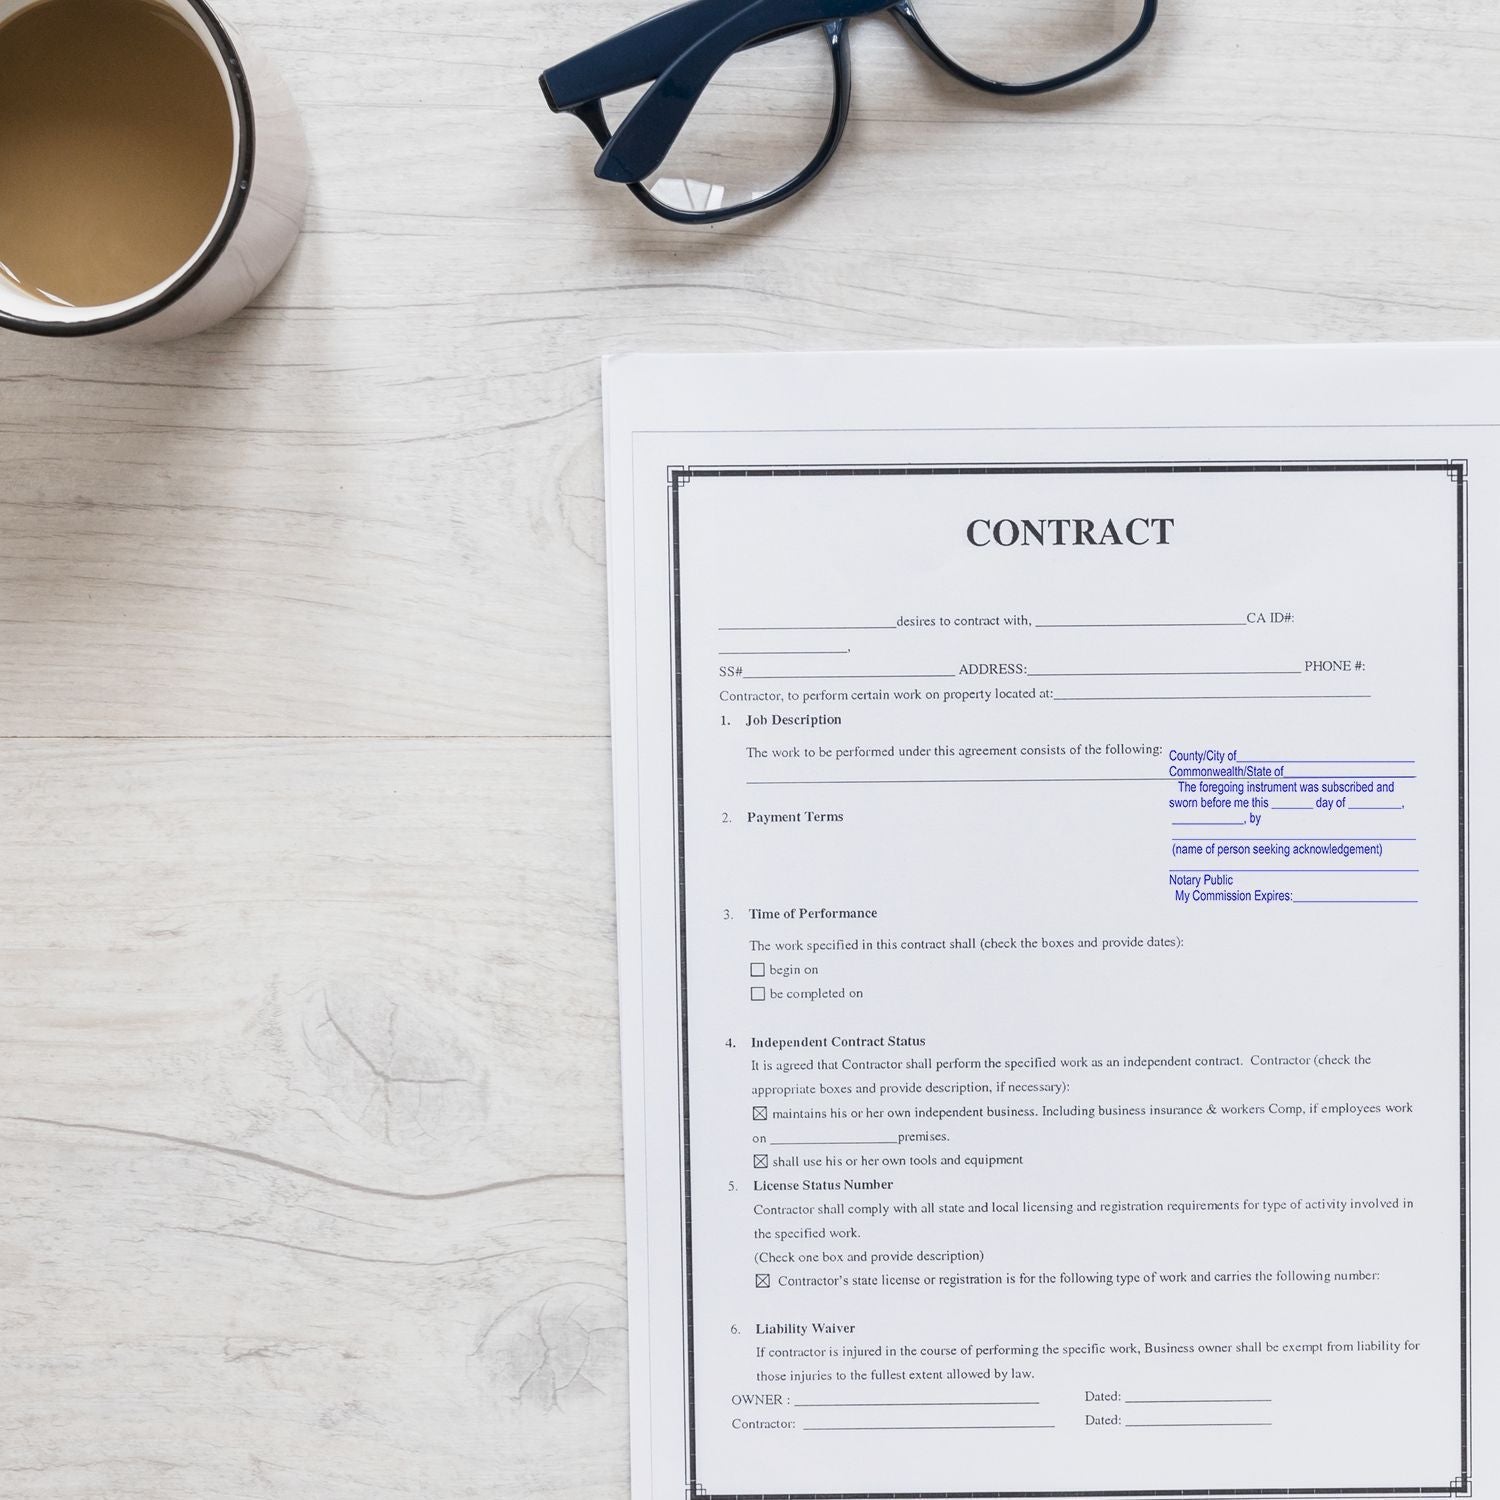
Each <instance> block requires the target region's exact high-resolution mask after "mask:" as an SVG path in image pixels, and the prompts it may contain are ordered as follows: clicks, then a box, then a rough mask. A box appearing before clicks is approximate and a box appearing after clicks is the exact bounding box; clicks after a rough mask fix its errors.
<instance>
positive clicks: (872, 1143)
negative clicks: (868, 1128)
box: [766, 1141, 901, 1150]
mask: <svg viewBox="0 0 1500 1500" xmlns="http://www.w3.org/2000/svg"><path fill="white" fill-rule="evenodd" d="M766 1144H767V1145H769V1146H774V1147H776V1149H777V1150H780V1149H781V1147H783V1146H899V1145H900V1144H901V1142H900V1141H768V1142H767V1143H766Z"/></svg>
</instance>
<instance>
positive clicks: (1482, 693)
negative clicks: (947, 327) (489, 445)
mask: <svg viewBox="0 0 1500 1500" xmlns="http://www.w3.org/2000/svg"><path fill="white" fill-rule="evenodd" d="M1497 375H1500V353H1497V351H1496V350H1495V349H1492V348H1486V347H1480V346H1474V347H1468V348H1440V347H1410V348H1364V349H1330V348H1325V349H1312V350H1278V349H1258V350H1238V351H1210V350H1185V351H1149V352H1147V351H1102V352H1069V353H993V354H981V353H974V354H929V355H924V354H891V355H880V356H870V355H838V356H799V357H779V356H760V357H734V358H730V357H725V358H712V357H670V356H661V357H655V356H639V357H631V358H626V359H620V360H616V361H611V362H610V363H609V364H608V366H607V370H606V407H607V465H608V470H607V482H608V514H609V568H610V586H611V595H610V602H611V650H612V658H613V711H614V727H615V791H616V815H617V819H616V820H617V860H618V894H619V922H620V953H621V1007H622V1009H621V1020H622V1035H623V1059H624V1097H625V1120H626V1141H627V1174H628V1188H629V1239H630V1246H629V1252H630V1316H631V1329H630V1333H631V1338H630V1344H631V1373H632V1381H631V1392H632V1433H633V1445H632V1451H633V1471H634V1472H633V1482H634V1488H635V1494H636V1496H637V1497H638V1500H663V1497H677V1496H680V1495H683V1494H684V1493H697V1494H700V1495H707V1496H714V1497H731V1496H735V1497H748V1496H767V1495H777V1496H796V1497H806V1500H812V1497H831V1496H850V1495H860V1496H891V1497H895V1496H903V1497H904V1496H939V1495H943V1496H950V1495H962V1496H974V1497H977V1496H1028V1497H1033V1496H1068V1497H1078V1496H1103V1495H1121V1494H1131V1495H1167V1494H1171V1495H1210V1494H1214V1495H1226V1494H1235V1495H1268V1494H1277V1495H1287V1494H1308V1493H1314V1492H1316V1493H1320V1494H1333V1495H1344V1494H1348V1495H1354V1494H1392V1495H1394V1494H1403V1495H1404V1494H1449V1493H1451V1494H1493V1493H1495V1486H1494V1477H1493V1476H1494V1470H1493V1460H1492V1459H1491V1458H1490V1456H1489V1455H1490V1448H1489V1445H1488V1444H1487V1443H1486V1441H1485V1439H1486V1437H1487V1436H1488V1434H1489V1432H1490V1431H1491V1430H1492V1429H1493V1418H1494V1416H1495V1414H1496V1413H1495V1386H1494V1379H1493V1375H1492V1371H1493V1359H1494V1336H1495V1332H1496V1329H1495V1322H1494V1315H1493V1294H1492V1290H1491V1280H1490V1278H1491V1275H1492V1268H1493V1253H1494V1237H1493V1228H1494V1196H1493V1181H1494V1178H1495V1166H1494V1160H1493V1154H1492V1151H1491V1149H1490V1148H1491V1146H1492V1144H1493V1140H1494V1107H1493V1104H1492V1103H1491V1100H1492V1098H1493V1096H1494V1093H1495V1084H1496V1076H1495V1050H1494V1048H1495V1031H1494V1024H1495V1023H1494V1001H1495V991H1494V986H1493V981H1492V975H1493V958H1494V942H1493V938H1492V936H1491V933H1490V930H1489V919H1488V914H1489V913H1490V912H1492V911H1493V910H1494V900H1493V895H1494V893H1493V882H1494V867H1493V863H1492V859H1493V839H1492V835H1493V832H1494V820H1493V807H1492V802H1491V799H1490V792H1489V783H1488V782H1487V781H1486V779H1485V777H1484V771H1485V768H1486V767H1487V766H1488V765H1489V764H1490V762H1491V760H1492V757H1493V747H1494V737H1493V729H1494V684H1495V678H1494V651H1495V648H1496V643H1497V634H1496V630H1495V625H1496V620H1495V604H1494V599H1495V597H1496V590H1495V587H1494V581H1495V576H1496V568H1497V564H1500V554H1497V546H1496V543H1497V540H1500V537H1497V527H1496V516H1497V511H1496V504H1495V495H1496V491H1497V485H1500V442H1497V433H1496V428H1495V425H1494V423H1495V417H1496V411H1497V406H1496V397H1497V394H1500V379H1497Z"/></svg>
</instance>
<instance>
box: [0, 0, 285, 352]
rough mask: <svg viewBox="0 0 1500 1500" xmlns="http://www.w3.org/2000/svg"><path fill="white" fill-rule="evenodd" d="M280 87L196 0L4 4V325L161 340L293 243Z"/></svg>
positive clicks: (233, 305) (245, 286)
mask: <svg viewBox="0 0 1500 1500" xmlns="http://www.w3.org/2000/svg"><path fill="white" fill-rule="evenodd" d="M305 189H306V166H305V155H304V150H303V147H302V138H301V132H300V128H299V127H298V125H297V121H296V115H295V111H294V110H293V109H292V107H291V101H290V98H289V96H287V94H286V90H285V86H284V85H283V84H281V81H280V79H279V77H277V75H275V74H274V73H273V72H271V71H270V70H269V68H268V67H267V66H266V65H265V63H264V60H263V59H261V58H259V56H258V55H251V54H247V52H246V49H245V47H244V44H243V43H241V42H237V41H232V40H231V39H230V36H229V33H228V32H227V31H226V30H225V29H224V28H223V26H222V25H221V23H220V22H219V21H218V20H217V18H216V17H215V16H214V15H213V13H212V12H211V11H210V10H209V9H208V7H207V5H206V4H204V3H203V0H30V3H16V0H0V324H6V325H8V326H10V327H13V328H20V329H22V330H23V331H26V332H31V333H51V334H87V333H106V332H123V331H126V330H132V331H135V332H136V333H137V334H138V335H141V334H144V336H146V337H172V336H175V335H177V334H181V333H187V332H192V331H194V329H196V328H201V327H205V326H207V324H208V323H211V322H215V321H217V320H218V319H219V318H222V317H226V316H228V314H229V313H231V312H233V311H236V310H237V309H238V308H239V307H241V306H243V305H244V303H245V302H247V301H248V300H249V299H250V297H252V296H253V295H255V293H256V292H258V291H259V290H260V289H261V288H262V287H264V286H265V285H266V284H267V282H269V280H270V279H271V276H272V275H274V274H275V272H276V270H277V269H279V267H280V265H281V263H282V261H284V260H285V258H286V255H287V254H288V253H289V252H290V249H291V245H292V242H293V240H294V238H295V236H296V233H297V229H298V227H299V225H300V222H301V216H302V208H303V203H304V200H305Z"/></svg>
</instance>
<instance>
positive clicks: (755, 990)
mask: <svg viewBox="0 0 1500 1500" xmlns="http://www.w3.org/2000/svg"><path fill="white" fill-rule="evenodd" d="M750 998H751V999H752V1000H764V999H765V998H766V987H765V985H763V984H752V985H751V986H750Z"/></svg>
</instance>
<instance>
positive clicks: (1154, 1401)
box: [1125, 1396, 1274, 1406]
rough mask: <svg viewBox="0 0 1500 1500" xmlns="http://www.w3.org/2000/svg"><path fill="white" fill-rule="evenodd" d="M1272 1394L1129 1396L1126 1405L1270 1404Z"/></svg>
mask: <svg viewBox="0 0 1500 1500" xmlns="http://www.w3.org/2000/svg"><path fill="white" fill-rule="evenodd" d="M1273 1400H1274V1397H1271V1396H1134V1397H1131V1396H1127V1397H1126V1398H1125V1405H1126V1406H1269V1405H1270V1404H1271V1402H1272V1401H1273Z"/></svg>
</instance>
